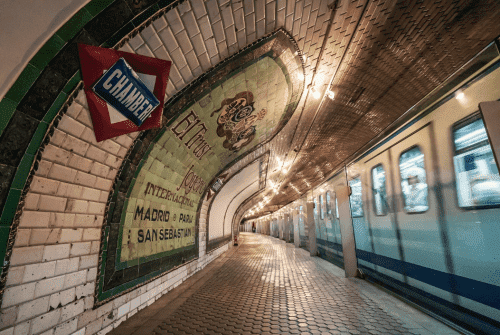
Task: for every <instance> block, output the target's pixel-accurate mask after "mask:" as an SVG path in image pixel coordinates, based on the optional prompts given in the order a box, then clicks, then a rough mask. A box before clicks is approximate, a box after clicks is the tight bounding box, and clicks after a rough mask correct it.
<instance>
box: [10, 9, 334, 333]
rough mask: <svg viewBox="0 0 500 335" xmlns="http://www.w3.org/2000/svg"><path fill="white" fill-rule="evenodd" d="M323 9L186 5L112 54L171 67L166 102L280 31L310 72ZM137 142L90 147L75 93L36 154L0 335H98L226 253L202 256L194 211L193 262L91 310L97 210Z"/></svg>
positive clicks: (202, 229)
mask: <svg viewBox="0 0 500 335" xmlns="http://www.w3.org/2000/svg"><path fill="white" fill-rule="evenodd" d="M328 2H331V1H328V0H314V1H305V2H298V3H295V2H293V1H288V2H287V1H282V0H280V1H270V2H268V3H267V4H266V3H265V2H264V1H260V0H259V1H255V2H254V1H251V0H249V1H247V0H245V1H243V2H234V3H231V5H230V6H227V4H228V2H227V1H222V2H219V4H220V5H221V6H218V5H217V2H216V0H209V1H207V2H206V3H204V2H203V1H201V0H192V1H185V2H183V3H182V4H181V5H179V6H177V7H175V8H174V9H172V10H170V11H169V12H167V13H166V14H165V15H164V16H161V17H160V18H159V19H157V20H156V21H154V22H153V23H152V24H151V25H150V26H149V27H147V28H145V29H144V30H142V31H141V32H140V33H139V34H137V35H136V36H135V37H134V38H132V39H131V40H130V41H129V42H127V43H125V45H124V46H123V48H122V49H121V50H123V51H128V52H135V53H138V54H143V55H147V56H152V57H158V58H162V59H167V60H172V63H173V64H172V65H173V66H172V69H171V71H172V72H171V75H170V81H169V84H168V86H167V92H166V97H167V99H168V98H169V97H172V96H173V95H174V94H175V93H177V92H178V91H179V90H180V89H182V88H183V87H185V86H186V85H188V84H189V83H190V82H191V81H192V80H193V79H195V78H197V77H198V76H199V75H201V74H202V73H203V72H205V71H206V70H208V69H209V68H211V67H212V66H214V65H216V64H218V63H219V62H220V61H221V60H224V59H225V58H227V57H229V56H230V55H232V54H234V53H236V52H238V50H241V49H242V48H244V47H245V46H247V45H248V44H250V43H252V42H254V41H255V40H257V39H259V38H261V37H263V36H264V35H266V34H268V33H271V32H273V31H275V30H277V29H279V28H282V27H284V28H286V30H287V31H289V32H290V33H292V35H293V36H294V38H295V39H296V40H297V41H298V43H299V46H300V47H301V49H303V48H305V45H306V48H305V49H307V50H305V49H303V50H302V51H304V52H305V54H306V56H307V55H308V52H309V53H310V55H309V56H308V57H306V58H305V61H306V70H307V71H309V72H310V71H311V70H312V68H313V65H314V64H315V61H316V58H317V54H318V52H317V51H318V49H319V48H320V46H321V44H320V43H319V42H320V37H321V38H322V36H323V35H324V33H325V31H324V29H323V28H322V27H323V26H324V25H325V22H326V21H327V20H328V18H329V15H328V11H327V10H326V6H327V3H328ZM303 12H306V13H307V17H305V18H304V19H302V13H303ZM309 32H310V33H309ZM313 32H314V34H313ZM306 34H307V36H306ZM314 55H316V57H313V56H314ZM306 77H308V78H309V77H310V76H309V75H306ZM301 103H304V101H303V100H302V102H301ZM136 136H137V134H131V135H126V136H120V137H118V138H115V139H112V140H106V141H104V142H101V143H96V141H95V137H94V134H93V129H92V123H91V120H90V117H89V112H88V109H87V108H86V100H85V98H84V96H83V94H82V93H80V95H79V96H78V98H77V99H76V100H75V101H74V102H73V103H72V104H71V105H70V107H69V109H68V111H67V113H66V114H64V116H63V117H62V119H61V120H60V122H59V124H58V126H57V127H56V129H55V130H54V135H53V136H52V137H51V139H50V142H49V143H48V144H47V146H46V147H45V149H44V151H43V153H42V160H41V161H40V162H39V164H38V169H37V171H36V172H35V176H34V178H33V181H32V183H31V185H30V189H29V192H28V194H27V196H26V198H25V205H24V208H23V214H22V216H21V218H20V222H19V226H18V231H17V235H16V239H15V245H14V248H13V252H12V256H11V259H10V267H9V270H8V275H7V283H6V288H5V292H4V295H3V300H2V306H1V314H0V318H1V319H0V335H12V334H44V335H64V334H72V333H74V334H79V335H82V334H89V335H90V334H96V333H98V334H105V333H106V332H108V331H109V330H111V329H112V328H113V327H115V326H116V325H118V324H119V323H120V322H122V321H123V320H125V319H126V318H127V317H129V316H130V315H133V314H134V313H136V312H137V311H138V310H139V309H141V308H144V307H145V306H148V305H149V304H151V303H152V302H154V301H155V300H156V299H157V298H158V297H159V296H161V295H162V294H164V293H166V292H167V291H169V290H171V289H172V288H173V287H176V286H177V285H179V284H180V283H181V282H182V281H183V280H185V279H186V278H187V277H188V276H190V275H191V274H193V273H194V272H196V271H197V270H199V269H201V268H203V267H204V266H205V265H206V264H207V263H209V262H210V261H212V260H213V259H214V258H215V257H217V256H218V255H220V254H221V253H222V252H224V251H226V250H227V249H228V246H229V245H228V244H226V245H225V246H223V247H221V248H218V249H216V250H214V251H212V252H211V253H209V254H206V253H205V250H206V214H207V208H208V203H207V202H206V203H203V205H202V208H201V213H200V218H199V259H198V260H196V261H193V262H191V263H189V264H187V265H185V266H182V267H180V268H178V269H176V270H175V271H172V272H170V273H167V274H165V275H164V276H162V277H160V278H157V279H156V280H155V281H153V282H150V283H148V284H147V285H144V286H141V287H139V288H137V289H135V290H133V291H131V292H128V293H126V294H124V295H122V296H120V297H118V298H117V299H114V300H112V301H110V302H108V303H106V304H104V305H102V306H100V307H99V308H96V309H93V306H94V297H93V295H94V292H95V283H96V275H97V265H98V261H99V247H100V243H101V241H100V236H101V234H100V233H101V226H102V224H103V217H104V214H105V213H104V210H105V205H106V201H107V199H108V195H109V192H110V190H111V187H112V182H113V180H114V178H115V176H116V174H117V170H118V168H119V167H120V166H121V163H122V160H123V158H124V157H125V155H126V153H127V151H128V149H129V148H130V146H131V145H132V143H133V141H134V138H135V137H136ZM263 150H264V148H262V149H261V150H258V151H255V152H254V153H252V154H251V155H250V156H249V159H245V160H244V161H241V164H243V163H244V162H248V161H249V160H252V159H254V158H255V156H256V155H260V154H262V153H263ZM245 164H246V163H245ZM238 166H239V165H237V166H236V167H235V169H234V170H233V171H232V173H234V172H235V171H236V170H237V167H238Z"/></svg>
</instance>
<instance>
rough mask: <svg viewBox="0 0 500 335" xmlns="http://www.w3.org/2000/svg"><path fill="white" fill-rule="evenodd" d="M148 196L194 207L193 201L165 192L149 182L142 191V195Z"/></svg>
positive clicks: (164, 189)
mask: <svg viewBox="0 0 500 335" xmlns="http://www.w3.org/2000/svg"><path fill="white" fill-rule="evenodd" d="M203 183H205V182H203ZM177 191H179V189H177ZM155 192H156V194H155ZM188 193H189V192H186V195H187V194H188ZM148 194H152V195H154V196H156V197H158V198H160V199H166V200H168V201H172V202H175V203H178V204H181V205H188V206H189V207H193V206H194V203H193V200H191V199H189V198H188V197H185V196H182V195H177V193H175V192H172V191H170V190H167V189H166V188H163V187H161V186H158V185H155V184H152V183H150V182H148V183H147V185H146V189H145V190H144V195H148Z"/></svg>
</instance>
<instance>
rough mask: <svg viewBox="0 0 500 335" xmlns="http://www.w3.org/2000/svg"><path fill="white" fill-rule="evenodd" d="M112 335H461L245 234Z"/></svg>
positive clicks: (279, 245)
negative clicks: (234, 245) (238, 241)
mask: <svg viewBox="0 0 500 335" xmlns="http://www.w3.org/2000/svg"><path fill="white" fill-rule="evenodd" d="M174 291H176V292H174ZM379 297H380V298H381V299H379ZM377 300H380V301H377ZM112 334H117V335H118V334H119V335H128V334H158V335H160V334H176V335H177V334H179V335H181V334H373V335H375V334H422V335H424V334H459V333H457V332H456V331H454V330H452V329H451V328H448V327H447V326H446V325H444V324H442V323H440V322H438V321H436V320H434V319H432V318H430V317H428V316H427V315H425V314H423V313H421V312H419V311H418V310H415V309H413V308H412V307H409V306H408V305H406V304H404V303H403V302H401V301H399V300H398V299H396V298H394V297H392V296H390V295H388V294H387V293H385V292H383V291H381V290H379V289H377V288H376V287H374V286H373V285H371V284H369V283H367V282H366V281H363V280H359V279H346V278H344V274H343V271H342V269H339V268H337V267H335V266H334V265H332V264H330V263H328V262H326V261H324V260H322V259H319V258H316V257H310V256H309V254H308V252H306V251H305V250H302V249H296V248H294V246H293V245H291V244H286V243H284V242H283V241H280V240H278V239H275V238H272V237H269V236H263V235H258V234H250V233H243V234H242V238H241V243H240V245H239V246H238V247H235V248H232V249H231V250H230V251H228V252H227V253H225V254H224V255H223V256H221V257H220V258H219V259H217V260H216V261H214V262H212V264H211V265H209V266H208V267H207V268H205V269H204V270H202V271H200V272H198V273H197V274H195V275H194V276H193V277H191V278H190V279H188V280H187V281H186V282H185V283H183V284H182V285H180V286H179V287H178V288H176V289H174V290H173V291H172V292H170V293H168V294H167V295H165V296H164V297H162V298H160V299H159V300H158V301H157V302H155V303H154V304H153V305H151V306H149V307H147V308H145V309H144V310H142V311H140V312H139V313H137V314H136V315H134V316H132V317H131V318H130V319H129V320H127V321H125V322H124V323H122V324H121V325H120V326H118V327H117V328H116V329H114V331H113V332H112Z"/></svg>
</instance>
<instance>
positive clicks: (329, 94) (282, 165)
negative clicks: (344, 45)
mask: <svg viewBox="0 0 500 335" xmlns="http://www.w3.org/2000/svg"><path fill="white" fill-rule="evenodd" d="M300 76H302V74H300V73H299V77H300ZM299 79H301V80H302V79H303V76H302V77H300V78H299ZM310 91H311V94H312V96H313V98H314V99H319V98H320V97H321V92H320V91H318V90H317V89H316V88H315V87H314V86H311V89H310ZM326 96H327V97H328V98H330V99H332V100H333V99H334V98H335V92H333V91H331V90H327V91H326ZM276 161H277V162H278V166H279V171H280V172H282V173H285V174H286V173H287V172H288V171H289V170H290V163H287V164H285V161H281V160H280V159H279V158H276ZM269 183H270V184H271V189H272V190H273V192H274V194H278V193H279V188H280V186H281V185H280V184H279V183H274V182H273V181H272V180H269ZM306 184H307V186H310V185H309V183H308V182H307V181H306ZM291 187H292V188H293V189H294V190H295V191H296V192H297V193H300V192H299V190H298V189H297V187H296V186H294V185H291ZM269 201H270V199H269V198H267V197H265V198H264V200H263V201H261V202H260V203H259V204H258V205H256V206H255V207H254V208H252V209H250V211H249V212H248V213H247V214H246V215H245V217H248V216H250V215H254V214H256V213H258V212H260V211H261V210H262V208H264V205H265V204H267V203H269Z"/></svg>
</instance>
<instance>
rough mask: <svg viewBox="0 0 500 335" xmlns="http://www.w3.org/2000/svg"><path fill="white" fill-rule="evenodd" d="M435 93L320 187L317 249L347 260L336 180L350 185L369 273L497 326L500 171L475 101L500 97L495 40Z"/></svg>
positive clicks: (433, 304)
mask: <svg viewBox="0 0 500 335" xmlns="http://www.w3.org/2000/svg"><path fill="white" fill-rule="evenodd" d="M459 72H460V71H459ZM431 95H432V96H431V97H429V98H428V99H427V101H426V102H425V104H423V105H421V106H417V107H418V108H420V109H419V110H418V111H417V112H414V114H413V116H412V117H411V118H409V119H407V120H405V121H404V123H403V124H401V125H398V126H397V127H396V128H395V129H393V130H391V132H390V133H389V134H388V135H387V136H385V137H384V138H383V139H381V140H379V141H378V142H377V143H375V144H374V145H373V146H372V147H370V148H368V149H367V150H364V151H363V152H362V153H360V154H359V155H358V156H357V157H354V158H353V159H352V160H351V161H350V162H348V163H346V164H345V166H343V167H342V169H341V170H340V171H339V172H338V173H337V174H336V175H334V176H333V177H331V178H330V179H329V180H328V181H326V182H325V183H323V184H322V185H320V186H318V187H316V188H315V189H314V191H313V197H314V198H313V201H314V203H315V209H314V216H315V227H316V238H317V247H318V252H319V254H320V256H321V257H323V258H325V259H327V260H329V261H331V262H332V263H335V264H337V265H339V266H342V265H343V257H342V241H341V234H340V225H339V211H338V206H337V199H336V197H335V187H336V186H338V185H345V184H346V183H348V185H349V186H350V187H351V195H350V207H351V217H352V222H353V228H354V237H355V243H356V256H357V259H358V268H359V269H360V270H361V272H362V273H363V274H364V275H365V276H366V278H367V279H368V280H371V281H373V282H376V283H378V284H381V285H382V286H383V287H385V288H388V289H389V290H392V291H394V292H396V293H397V294H399V295H400V296H402V297H403V298H404V299H406V300H407V301H410V302H413V303H416V304H418V305H419V306H421V307H424V308H425V310H426V311H428V312H429V313H433V314H434V315H435V316H437V317H441V318H442V319H443V320H452V321H453V322H454V323H455V324H458V325H459V326H461V327H462V328H463V329H466V330H469V331H471V332H473V333H478V334H499V333H500V176H499V172H498V167H497V164H496V163H495V159H494V156H493V153H492V149H491V146H490V143H489V141H488V136H487V133H486V129H485V125H484V122H483V119H482V117H481V113H480V111H479V108H478V104H479V103H480V102H483V101H493V100H499V99H500V57H499V55H498V48H497V45H495V44H494V43H492V44H491V45H490V46H489V47H487V48H486V49H485V50H483V52H482V53H480V54H479V55H477V56H476V57H475V58H474V59H473V60H471V61H470V62H469V63H468V64H467V65H466V66H465V67H464V69H462V71H461V72H460V73H457V74H456V75H455V76H453V77H452V78H450V79H449V80H448V81H447V82H446V83H445V84H443V85H442V86H441V87H439V88H438V89H436V91H435V92H434V93H432V94H431ZM417 107H416V108H417ZM499 117H500V115H499Z"/></svg>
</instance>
